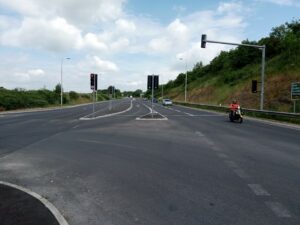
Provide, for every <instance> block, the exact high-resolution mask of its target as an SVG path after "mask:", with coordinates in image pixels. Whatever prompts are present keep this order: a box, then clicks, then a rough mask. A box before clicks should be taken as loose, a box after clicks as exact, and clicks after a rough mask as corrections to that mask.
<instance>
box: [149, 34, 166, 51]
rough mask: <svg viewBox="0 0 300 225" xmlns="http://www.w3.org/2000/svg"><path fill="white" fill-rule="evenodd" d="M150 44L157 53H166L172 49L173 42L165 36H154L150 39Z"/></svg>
mask: <svg viewBox="0 0 300 225" xmlns="http://www.w3.org/2000/svg"><path fill="white" fill-rule="evenodd" d="M149 46H150V48H151V50H152V51H155V52H156V53H166V52H168V51H169V50H170V48H171V43H170V41H169V40H168V39H167V38H165V37H163V38H154V39H152V40H151V41H150V43H149ZM152 51H151V52H152ZM151 52H150V53H151Z"/></svg>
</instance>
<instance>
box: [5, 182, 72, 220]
mask: <svg viewBox="0 0 300 225" xmlns="http://www.w3.org/2000/svg"><path fill="white" fill-rule="evenodd" d="M0 184H2V185H6V186H9V187H12V188H15V189H18V190H20V191H23V192H25V193H27V194H29V195H31V196H32V197H34V198H35V199H37V200H38V201H40V202H41V203H43V205H44V206H46V207H47V208H48V209H49V211H50V212H51V213H52V215H53V216H54V217H55V219H56V220H57V222H58V223H59V224H60V225H68V223H67V221H66V219H65V218H64V217H63V215H62V214H61V213H60V212H59V211H58V209H57V208H56V207H55V206H54V205H53V204H52V203H51V202H49V201H48V200H47V199H45V198H43V197H42V196H40V195H39V194H37V193H35V192H33V191H30V190H29V189H27V188H24V187H21V186H18V185H15V184H11V183H8V182H5V181H0Z"/></svg>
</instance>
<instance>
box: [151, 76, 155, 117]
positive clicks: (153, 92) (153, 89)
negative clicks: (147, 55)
mask: <svg viewBox="0 0 300 225" xmlns="http://www.w3.org/2000/svg"><path fill="white" fill-rule="evenodd" d="M153 98H154V74H152V102H151V115H152V117H153Z"/></svg>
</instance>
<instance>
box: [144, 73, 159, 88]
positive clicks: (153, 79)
mask: <svg viewBox="0 0 300 225" xmlns="http://www.w3.org/2000/svg"><path fill="white" fill-rule="evenodd" d="M152 86H153V89H158V88H159V79H158V75H149V76H148V82H147V89H148V90H152Z"/></svg>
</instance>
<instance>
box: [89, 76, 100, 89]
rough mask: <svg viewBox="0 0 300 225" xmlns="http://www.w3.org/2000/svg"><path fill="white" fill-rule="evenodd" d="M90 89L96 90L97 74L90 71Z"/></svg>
mask: <svg viewBox="0 0 300 225" xmlns="http://www.w3.org/2000/svg"><path fill="white" fill-rule="evenodd" d="M90 82H91V89H92V90H95V91H96V90H98V75H97V74H94V73H91V75H90Z"/></svg>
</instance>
